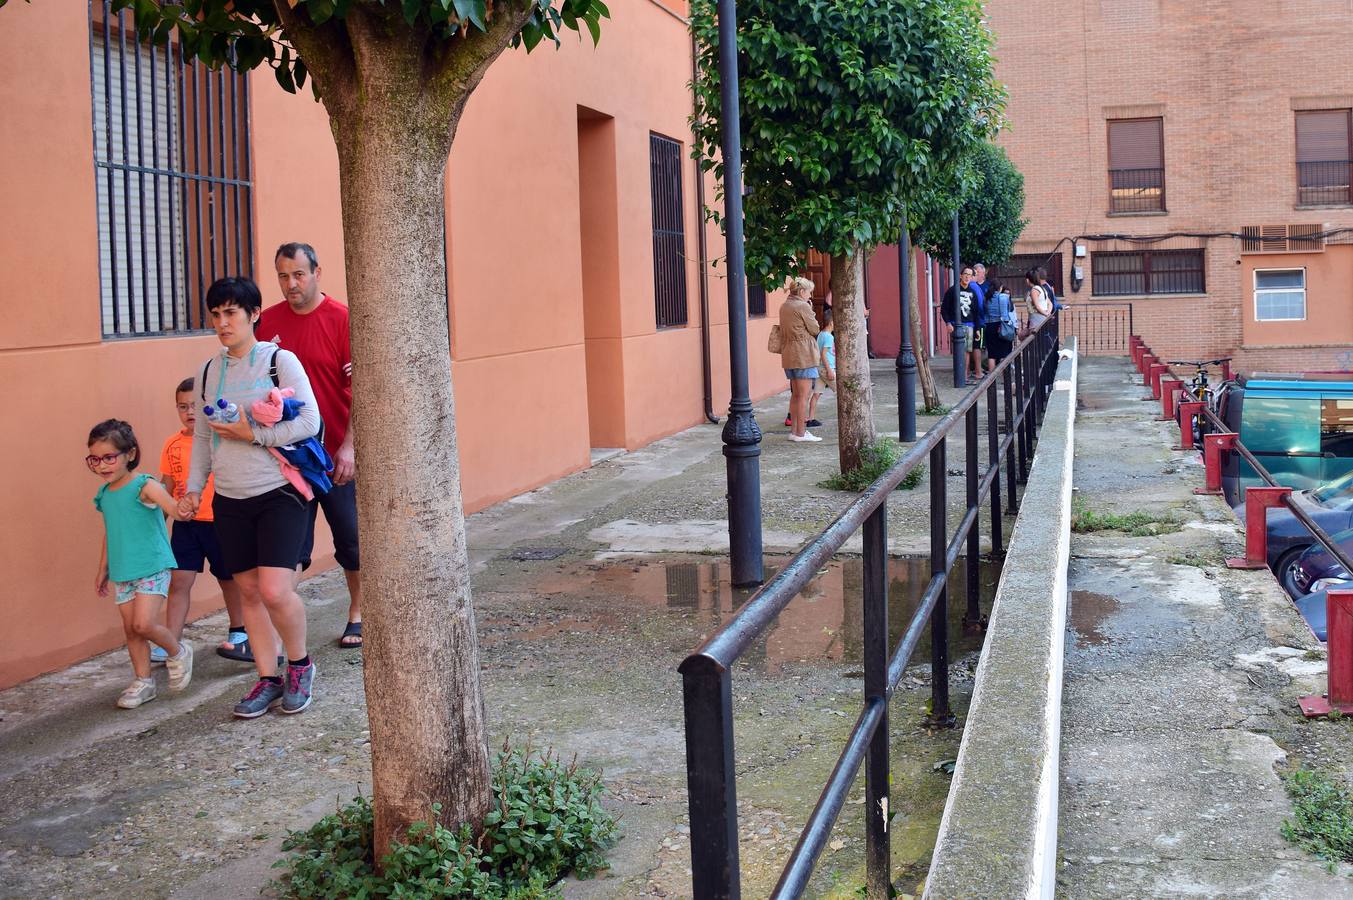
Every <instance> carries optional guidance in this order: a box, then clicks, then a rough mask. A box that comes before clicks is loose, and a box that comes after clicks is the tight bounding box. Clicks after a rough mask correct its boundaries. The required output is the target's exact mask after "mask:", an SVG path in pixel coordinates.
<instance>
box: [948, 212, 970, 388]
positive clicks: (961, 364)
mask: <svg viewBox="0 0 1353 900" xmlns="http://www.w3.org/2000/svg"><path fill="white" fill-rule="evenodd" d="M951 237H952V239H953V243H954V269H953V272H952V273H951V274H952V276H953V277H952V285H951V287H950V288H949V289H950V290H951V291H953V292H954V319H955V320H957V319H958V316H959V309H958V273H959V272H962V271H963V264H962V262H960V261H959V258H958V210H954V223H953V233H952V235H951ZM959 324H960V323H959V322H958V321H955V322H954V334H953V336H952V337H950V339H949V343H950V345H951V346H952V348H953V351H954V387H956V388H961V387H967V386H968V361H967V360H966V359H964V358H963V356H964V351H963V342H962V341H960V340H959V339H958V329H959Z"/></svg>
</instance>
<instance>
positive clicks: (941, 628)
mask: <svg viewBox="0 0 1353 900" xmlns="http://www.w3.org/2000/svg"><path fill="white" fill-rule="evenodd" d="M945 440H946V439H945V438H940V439H939V442H938V443H936V444H935V446H934V447H932V448H930V575H931V577H932V578H934V576H936V575H939V576H941V577H943V578H944V581H943V582H941V587H940V591H939V596H937V597H936V598H935V607H934V609H932V610H931V611H930V716H929V717H928V721H929V722H930V724H932V725H940V726H944V727H948V726H951V725H953V724H954V716H953V713H951V712H950V711H949V578H948V568H947V566H946V556H947V553H946V550H947V546H946V545H947V544H948V543H949V541H948V529H949V524H948V521H947V520H946V518H945V512H946V503H947V500H946V496H945V452H944V444H945ZM693 828H694V825H692V829H693Z"/></svg>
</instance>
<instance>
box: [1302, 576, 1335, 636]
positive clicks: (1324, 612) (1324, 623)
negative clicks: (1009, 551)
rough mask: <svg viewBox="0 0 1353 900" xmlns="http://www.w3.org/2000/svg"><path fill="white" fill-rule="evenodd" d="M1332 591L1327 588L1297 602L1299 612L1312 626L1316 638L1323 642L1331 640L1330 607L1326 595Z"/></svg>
mask: <svg viewBox="0 0 1353 900" xmlns="http://www.w3.org/2000/svg"><path fill="white" fill-rule="evenodd" d="M1330 590H1331V588H1326V589H1325V590H1323V591H1316V592H1315V593H1313V594H1307V595H1306V596H1305V597H1302V598H1301V599H1299V600H1298V601H1297V611H1298V612H1300V613H1301V617H1302V618H1303V619H1305V620H1306V624H1307V625H1309V626H1311V631H1313V632H1315V636H1316V637H1317V638H1319V639H1320V640H1322V641H1328V640H1329V622H1328V618H1329V606H1328V605H1327V603H1326V595H1327V594H1328V593H1329V591H1330Z"/></svg>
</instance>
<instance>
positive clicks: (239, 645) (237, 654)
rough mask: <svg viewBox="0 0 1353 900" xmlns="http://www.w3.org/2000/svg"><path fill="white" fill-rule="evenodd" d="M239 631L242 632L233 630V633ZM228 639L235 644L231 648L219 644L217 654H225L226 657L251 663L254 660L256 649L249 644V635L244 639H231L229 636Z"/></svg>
mask: <svg viewBox="0 0 1353 900" xmlns="http://www.w3.org/2000/svg"><path fill="white" fill-rule="evenodd" d="M239 633H240V632H231V634H232V635H233V634H239ZM227 641H228V643H231V644H234V646H233V647H231V648H230V649H226V648H225V647H221V646H217V648H216V655H217V656H224V657H225V658H226V659H233V660H236V661H237V662H246V663H251V662H253V661H254V651H253V648H251V647H250V646H249V636H248V635H245V638H244V640H242V641H231V640H229V637H227Z"/></svg>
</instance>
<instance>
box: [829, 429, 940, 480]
mask: <svg viewBox="0 0 1353 900" xmlns="http://www.w3.org/2000/svg"><path fill="white" fill-rule="evenodd" d="M901 458H902V445H901V444H899V443H898V442H897V441H894V440H893V439H892V438H880V439H879V440H877V441H875V442H874V443H872V444H870V445H869V446H868V447H865V448H864V450H863V451H861V452H860V467H859V468H858V469H853V470H851V471H849V472H837V473H836V474H835V475H833V476H832V477H830V478H828V479H827V480H825V481H819V482H818V483H817V484H818V487H824V488H826V489H827V490H829V491H850V492H851V493H855V494H858V493H859V492H861V491H863V490H864V489H865V488H867V487H869V485H871V484H873V483H874V482H875V481H876V480H878V478H879V476H881V475H882V474H883V473H884V472H886V471H888V470H889V469H891V468H892V467H893V465H894V464H895V463H896V462H897V461H898V460H899V459H901ZM924 477H925V466H924V465H919V466H917V467H916V468H914V469H912V470H911V471H910V472H908V473H907V477H905V478H903V479H902V483H901V484H899V485H898V486H897V487H898V490H908V491H909V490H912V489H913V488H915V487H916V486H917V485H918V484H920V483H921V479H922V478H924Z"/></svg>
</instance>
